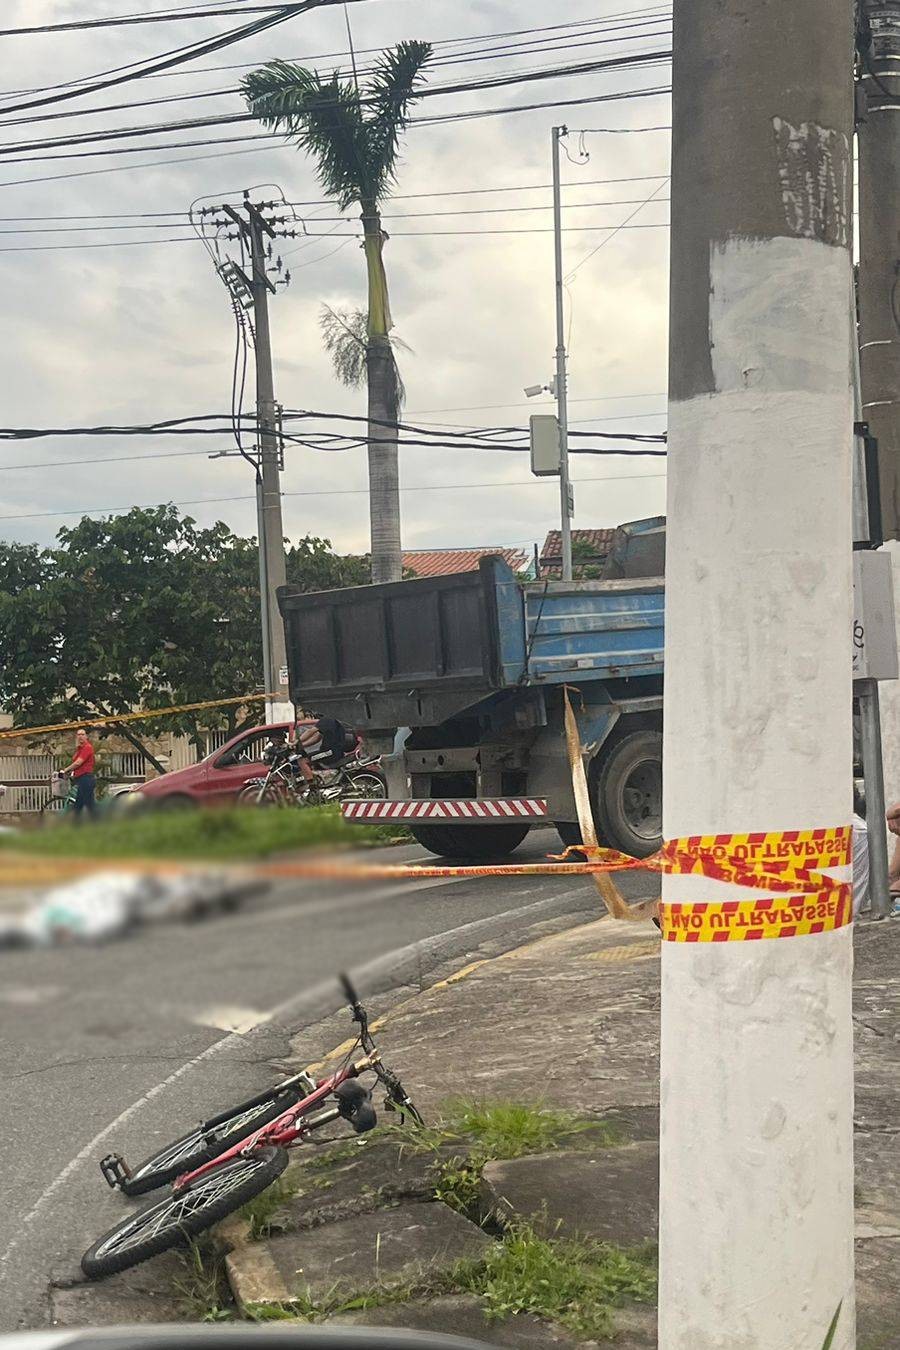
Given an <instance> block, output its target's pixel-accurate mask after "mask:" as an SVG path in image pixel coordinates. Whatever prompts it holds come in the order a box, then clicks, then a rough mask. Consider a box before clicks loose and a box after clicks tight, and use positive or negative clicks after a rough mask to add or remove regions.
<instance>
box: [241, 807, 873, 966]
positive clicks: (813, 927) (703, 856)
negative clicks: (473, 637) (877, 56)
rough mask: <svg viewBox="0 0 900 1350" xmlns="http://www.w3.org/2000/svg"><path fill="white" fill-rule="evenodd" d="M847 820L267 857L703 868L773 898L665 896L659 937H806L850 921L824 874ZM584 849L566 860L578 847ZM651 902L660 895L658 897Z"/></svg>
mask: <svg viewBox="0 0 900 1350" xmlns="http://www.w3.org/2000/svg"><path fill="white" fill-rule="evenodd" d="M851 837H852V836H851V830H850V826H848V825H847V826H837V827H836V828H834V829H823V830H785V831H770V832H769V833H765V834H763V833H760V834H731V835H725V834H722V835H703V836H699V835H698V836H693V837H691V838H684V839H673V840H669V841H668V842H667V843H665V844H664V845H663V847H662V848H661V849H660V850H659V852H658V853H655V854H653V856H652V857H649V858H633V857H631V855H630V854H627V853H620V852H618V851H617V850H616V849H605V848H599V847H596V846H592V845H583V846H582V847H581V848H569V849H566V851H565V852H564V853H562V854H559V855H551V856H550V858H549V859H548V861H547V862H545V863H503V864H499V865H493V866H487V865H484V866H468V867H447V866H443V867H442V866H440V865H433V866H432V865H428V864H426V865H425V866H424V867H420V866H407V865H405V864H377V863H376V864H369V865H363V866H354V865H353V864H346V863H344V864H342V863H333V862H321V861H319V862H316V861H312V860H311V861H309V862H281V863H267V864H263V865H262V866H261V868H260V871H262V872H264V873H265V874H266V875H267V876H278V877H298V878H301V877H302V878H307V879H310V880H312V879H316V880H321V881H349V880H356V881H375V880H379V881H384V880H401V879H418V880H453V879H458V878H463V877H469V878H476V877H509V876H516V877H522V876H584V875H589V876H595V877H596V876H598V875H602V874H604V873H609V872H623V871H634V870H636V869H643V870H646V871H652V872H665V873H667V874H669V875H682V876H688V875H699V876H704V877H708V878H709V879H710V880H713V881H724V882H730V883H731V884H733V885H739V886H746V887H748V888H753V889H755V890H765V891H767V892H775V893H776V897H777V898H774V899H773V898H770V897H766V898H763V897H760V898H758V899H754V900H752V901H742V900H726V901H722V902H719V903H715V902H700V903H693V904H688V903H670V902H660V903H659V905H658V913H659V919H660V926H661V929H662V933H663V937H664V938H665V940H666V941H669V942H726V941H747V940H753V939H759V938H773V937H801V936H804V935H806V934H811V933H822V932H829V931H832V930H834V929H836V928H840V927H842V926H843V925H844V924H847V923H849V922H850V920H851V918H852V904H851V896H850V886H849V884H848V883H847V882H844V881H838V880H836V879H835V878H834V877H830V876H828V875H827V874H826V872H825V870H824V869H826V868H833V867H845V866H847V865H848V864H849V862H850V848H851ZM576 852H580V853H583V854H587V858H586V859H585V860H584V861H578V862H576V861H574V860H573V861H570V858H571V855H572V854H573V853H576ZM654 903H655V902H654Z"/></svg>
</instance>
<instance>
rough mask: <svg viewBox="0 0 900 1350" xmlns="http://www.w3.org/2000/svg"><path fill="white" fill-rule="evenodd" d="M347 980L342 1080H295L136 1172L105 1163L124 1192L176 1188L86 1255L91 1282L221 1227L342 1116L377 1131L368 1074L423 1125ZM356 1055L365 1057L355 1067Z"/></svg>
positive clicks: (387, 1101)
mask: <svg viewBox="0 0 900 1350" xmlns="http://www.w3.org/2000/svg"><path fill="white" fill-rule="evenodd" d="M340 979H341V986H342V988H343V990H344V993H345V995H346V997H347V1001H348V1003H349V1005H350V1011H351V1013H352V1016H353V1020H354V1022H356V1023H357V1024H358V1026H359V1034H358V1036H357V1039H356V1042H355V1043H354V1045H353V1046H352V1047H351V1049H350V1051H349V1053H348V1055H347V1057H346V1058H345V1060H344V1062H343V1063H342V1064H341V1066H340V1068H339V1069H337V1070H336V1072H335V1073H333V1074H331V1075H330V1076H329V1077H328V1078H323V1079H321V1080H320V1081H319V1082H316V1080H315V1079H313V1078H311V1077H310V1075H309V1074H307V1073H299V1074H296V1075H294V1076H293V1077H292V1078H287V1079H285V1080H284V1082H282V1083H279V1084H278V1085H277V1086H276V1087H275V1088H273V1089H272V1090H271V1091H270V1092H264V1093H260V1095H259V1096H257V1097H253V1098H252V1099H251V1100H250V1101H247V1102H243V1103H242V1104H241V1105H240V1106H236V1107H234V1108H233V1109H232V1110H230V1111H223V1112H221V1113H220V1114H219V1115H217V1116H214V1117H212V1118H211V1119H210V1120H207V1121H205V1122H204V1123H203V1124H202V1125H200V1126H198V1127H197V1129H195V1130H192V1131H191V1132H190V1133H189V1134H186V1135H184V1136H183V1137H182V1138H181V1139H178V1140H176V1141H175V1143H173V1144H169V1145H167V1147H166V1148H163V1149H161V1150H160V1151H159V1152H158V1153H155V1154H153V1155H152V1157H150V1158H147V1159H146V1161H145V1162H142V1163H141V1164H140V1166H139V1167H136V1168H134V1169H133V1170H132V1169H131V1168H129V1167H128V1165H127V1164H126V1162H125V1160H124V1158H122V1156H121V1155H120V1154H117V1153H116V1154H110V1156H109V1157H106V1158H104V1159H103V1161H102V1162H101V1164H100V1170H101V1172H102V1173H103V1176H104V1177H105V1179H106V1181H107V1182H108V1184H109V1185H110V1186H111V1187H113V1188H117V1189H119V1190H121V1191H123V1192H124V1194H125V1195H143V1194H145V1193H146V1192H147V1191H152V1190H156V1189H157V1188H158V1187H160V1186H164V1185H167V1184H168V1183H169V1182H170V1181H174V1184H173V1186H172V1188H171V1190H170V1192H169V1194H168V1195H167V1196H166V1197H165V1199H163V1200H158V1201H154V1203H153V1204H150V1205H147V1206H146V1207H145V1208H144V1209H141V1210H139V1211H138V1212H137V1213H136V1214H131V1215H129V1216H128V1217H127V1218H124V1219H122V1220H121V1221H120V1222H119V1223H117V1224H116V1225H115V1227H113V1228H111V1229H110V1230H109V1232H108V1233H105V1234H104V1235H103V1237H101V1238H98V1240H97V1241H96V1242H95V1243H94V1245H93V1246H92V1247H90V1248H89V1249H88V1250H87V1251H86V1252H85V1254H84V1256H83V1257H82V1258H81V1268H82V1270H83V1271H84V1273H85V1275H87V1276H88V1278H89V1279H92V1280H96V1279H100V1278H101V1277H102V1276H104V1275H113V1274H115V1273H116V1272H117V1271H120V1270H128V1269H129V1267H131V1266H136V1265H139V1264H140V1263H141V1262H142V1261H147V1260H148V1259H149V1258H150V1257H151V1256H158V1255H159V1254H160V1253H161V1252H165V1251H169V1250H170V1249H171V1248H172V1247H177V1246H182V1245H184V1244H186V1243H188V1242H189V1241H190V1240H191V1238H193V1237H196V1236H197V1235H198V1234H199V1233H203V1232H205V1231H206V1229H207V1228H211V1227H212V1226H213V1224H216V1223H219V1222H220V1221H221V1220H222V1219H224V1218H225V1217H226V1216H227V1215H228V1214H232V1213H234V1211H235V1210H236V1209H240V1207H241V1205H245V1204H246V1203H247V1201H248V1200H252V1199H253V1198H254V1196H257V1195H259V1194H260V1192H261V1191H264V1190H265V1189H266V1187H267V1186H271V1184H272V1182H273V1181H275V1180H276V1179H277V1178H278V1177H279V1176H280V1175H281V1173H282V1172H283V1171H284V1169H285V1167H287V1163H288V1154H287V1150H288V1149H289V1148H292V1147H294V1146H295V1145H296V1144H300V1143H302V1142H303V1141H304V1140H305V1139H307V1138H308V1137H309V1136H310V1135H311V1134H312V1133H313V1132H314V1131H316V1130H319V1129H322V1128H323V1126H325V1125H330V1124H332V1123H333V1122H334V1121H336V1120H340V1119H343V1120H346V1121H347V1122H348V1123H349V1124H350V1125H351V1126H352V1127H353V1129H354V1130H355V1131H356V1133H357V1134H363V1133H364V1132H365V1131H366V1130H371V1129H373V1128H374V1126H375V1124H376V1115H375V1109H374V1107H373V1105H372V1090H373V1089H372V1088H366V1087H365V1086H364V1085H363V1084H362V1083H361V1082H360V1081H359V1079H360V1076H361V1075H362V1074H365V1073H369V1072H371V1073H373V1074H374V1075H375V1079H376V1081H377V1082H380V1083H381V1084H382V1086H383V1087H384V1089H385V1098H384V1106H385V1109H386V1110H389V1111H397V1112H399V1113H400V1116H401V1120H402V1119H405V1118H406V1117H409V1119H410V1120H412V1121H413V1122H414V1123H415V1124H417V1125H421V1124H423V1121H422V1117H421V1116H420V1114H419V1112H418V1111H417V1110H416V1108H415V1106H414V1105H413V1103H412V1101H411V1100H410V1097H409V1095H408V1093H407V1092H406V1091H405V1089H404V1087H403V1085H402V1083H401V1082H400V1079H399V1078H398V1077H397V1075H396V1074H395V1073H393V1072H392V1071H391V1070H390V1069H389V1068H387V1066H386V1065H385V1064H383V1063H382V1060H381V1056H380V1054H379V1053H378V1050H377V1049H376V1046H375V1042H374V1041H373V1039H372V1036H371V1033H370V1032H369V1018H368V1014H367V1013H366V1010H365V1008H364V1007H363V1005H362V1004H361V1003H360V1001H359V997H358V995H357V993H356V990H355V989H354V988H353V985H352V984H351V983H350V981H349V979H348V978H347V977H346V975H342V976H341V977H340ZM357 1049H362V1051H363V1055H362V1057H361V1058H360V1059H357V1060H355V1061H354V1059H353V1056H354V1054H355V1053H356V1051H357ZM373 1086H374V1085H373Z"/></svg>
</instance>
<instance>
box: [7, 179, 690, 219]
mask: <svg viewBox="0 0 900 1350" xmlns="http://www.w3.org/2000/svg"><path fill="white" fill-rule="evenodd" d="M662 178H668V174H667V173H649V174H637V175H631V176H629V177H626V178H588V179H583V180H581V179H579V180H576V181H575V182H571V183H564V184H563V189H564V190H565V189H566V188H583V187H605V186H607V185H609V184H619V183H655V182H657V181H658V180H659V179H662ZM551 186H552V184H550V183H510V184H509V185H508V186H507V187H493V188H445V189H444V190H443V191H437V192H396V193H392V194H391V196H390V197H389V198H388V199H387V200H388V201H391V202H404V201H422V200H427V199H431V198H442V197H476V196H483V195H485V194H488V193H494V194H496V193H505V192H543V191H545V190H546V191H549V189H550V187H551ZM332 204H333V203H332V202H331V201H330V199H329V198H327V197H319V198H313V199H311V200H309V201H297V202H286V203H285V205H286V206H290V207H298V208H299V207H321V206H330V205H332ZM595 204H596V205H601V206H608V205H611V203H609V202H598V203H595ZM564 205H574V206H580V205H587V203H582V202H574V203H564ZM496 209H497V210H498V211H500V210H504V209H505V208H503V207H497V208H496ZM513 209H519V210H525V209H530V208H513ZM535 209H541V210H543V209H545V208H544V207H540V208H535ZM435 214H440V212H437V213H435ZM173 216H174V217H177V218H178V219H177V220H175V221H174V222H172V223H174V224H180V221H181V220H183V221H184V223H185V224H186V225H188V224H190V221H189V218H188V213H187V211H107V212H103V213H98V212H82V213H79V214H72V215H52V216H36V215H32V214H29V215H26V216H0V224H3V225H8V224H14V223H16V222H18V221H27V222H30V223H34V222H35V221H46V220H49V221H60V220H112V221H118V220H170V221H171V219H172V217H173ZM316 219H322V217H318V216H317V217H316ZM98 228H99V227H98ZM110 228H111V229H112V228H115V226H110ZM163 228H166V227H163Z"/></svg>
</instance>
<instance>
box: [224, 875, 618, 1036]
mask: <svg viewBox="0 0 900 1350" xmlns="http://www.w3.org/2000/svg"><path fill="white" fill-rule="evenodd" d="M581 889H582V888H580V887H579V888H578V889H577V890H575V889H573V890H571V891H565V892H563V893H562V894H561V895H555V896H551V897H549V898H547V899H544V900H538V901H535V902H534V903H532V904H528V905H520V906H519V907H518V908H516V909H510V910H505V911H504V912H503V913H502V914H492V915H490V916H488V917H487V918H484V919H475V920H473V921H472V922H471V923H466V924H461V925H460V926H459V927H458V928H451V929H449V930H448V931H447V932H445V933H438V934H436V935H435V936H434V937H430V938H424V939H422V940H420V941H418V942H412V943H409V944H408V946H406V947H399V948H396V949H395V950H394V951H392V952H387V953H386V954H385V955H384V956H379V957H376V958H375V959H374V960H372V961H368V962H366V964H365V965H363V966H355V967H352V968H350V969H349V970H348V972H347V973H348V974H349V975H350V977H351V979H352V980H353V982H354V984H355V985H356V986H357V988H358V990H359V993H360V995H361V997H362V998H363V1000H364V1001H371V1000H372V999H373V998H378V997H379V996H381V995H390V996H395V997H396V1000H397V1001H399V1000H400V999H401V998H406V997H408V996H409V994H410V993H424V992H425V990H426V988H428V987H429V986H427V985H426V984H425V980H426V979H427V978H428V977H429V976H432V975H434V974H435V973H436V974H437V976H438V979H440V977H441V975H442V974H443V973H452V971H448V970H447V967H448V966H451V965H452V963H453V962H454V961H457V960H459V958H460V957H462V956H473V955H474V954H476V953H479V952H481V953H483V957H484V959H487V960H491V959H494V958H495V957H499V956H503V955H505V954H506V953H507V952H509V951H513V950H517V949H518V948H519V947H521V946H523V945H528V943H529V942H530V941H533V940H535V937H538V936H552V935H553V934H552V933H551V932H549V931H547V932H545V933H541V934H536V933H535V931H534V930H535V929H537V928H539V927H545V926H547V925H550V924H552V923H553V922H554V920H556V921H558V923H559V931H570V930H571V929H573V928H578V927H581V926H582V925H583V924H585V923H590V922H593V921H595V920H596V919H597V918H598V912H597V911H598V906H597V900H596V898H595V896H594V895H593V894H592V893H591V892H590V891H587V890H585V893H584V902H583V904H579V906H578V908H577V909H570V908H568V906H567V902H568V901H569V900H571V898H572V896H573V895H579V894H580V892H581ZM524 919H528V920H530V922H528V923H526V924H525V925H524V926H523V927H522V928H517V927H516V925H517V923H518V922H520V921H522V920H524ZM344 1007H345V999H344V995H343V993H342V991H341V988H340V985H339V984H338V982H337V979H334V980H323V981H322V982H321V983H319V984H317V985H314V986H313V987H312V988H311V989H307V990H305V991H304V992H303V993H302V994H298V995H297V996H296V997H295V998H292V999H289V1000H288V1001H287V1002H285V1003H283V1004H281V1006H280V1007H278V1008H276V1009H275V1011H274V1013H273V1014H272V1016H271V1017H270V1018H269V1020H268V1021H266V1022H264V1023H261V1024H260V1025H259V1026H257V1027H254V1028H252V1029H251V1030H250V1031H248V1032H246V1033H245V1034H244V1036H243V1037H242V1040H244V1042H245V1043H247V1042H250V1043H252V1041H253V1040H254V1038H256V1037H259V1038H261V1039H264V1038H265V1037H266V1036H267V1035H270V1034H271V1032H272V1031H273V1030H275V1031H276V1032H279V1031H280V1032H281V1033H282V1034H284V1035H286V1036H288V1037H290V1036H293V1035H296V1034H297V1033H298V1032H299V1031H301V1030H303V1031H311V1030H314V1029H315V1027H317V1026H319V1025H320V1024H321V1023H323V1022H327V1021H328V1019H329V1018H330V1017H333V1016H334V1015H335V1014H336V1013H339V1012H341V1011H342V1010H343V1009H344ZM384 1011H385V1009H384V1008H380V1009H379V1016H380V1015H382V1014H383V1012H384Z"/></svg>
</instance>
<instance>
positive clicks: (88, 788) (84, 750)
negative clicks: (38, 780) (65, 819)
mask: <svg viewBox="0 0 900 1350" xmlns="http://www.w3.org/2000/svg"><path fill="white" fill-rule="evenodd" d="M60 773H64V774H65V773H71V775H72V779H73V781H74V783H75V790H76V796H75V814H76V815H77V816H80V815H81V813H82V811H87V812H88V814H89V815H91V816H93V815H95V814H96V811H97V802H96V798H95V795H94V794H95V791H96V787H97V781H96V779H95V777H94V747H93V746H92V745H91V743H90V741H89V740H88V734H87V732H86V731H85V730H84V729H83V728H82V730H80V731H77V732H76V733H75V758H74V759H73V760H72V763H71V764H69V765H67V766H66V768H65V769H60Z"/></svg>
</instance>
